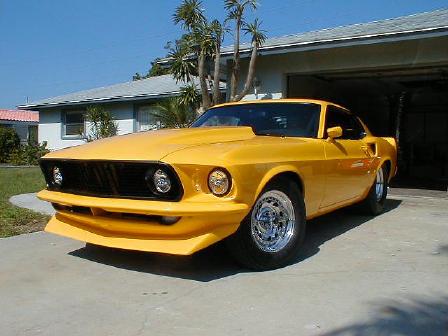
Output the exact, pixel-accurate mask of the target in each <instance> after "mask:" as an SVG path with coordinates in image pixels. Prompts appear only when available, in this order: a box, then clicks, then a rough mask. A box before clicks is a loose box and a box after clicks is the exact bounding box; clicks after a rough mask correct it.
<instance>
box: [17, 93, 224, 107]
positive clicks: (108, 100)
mask: <svg viewBox="0 0 448 336" xmlns="http://www.w3.org/2000/svg"><path fill="white" fill-rule="evenodd" d="M220 91H221V92H225V91H226V89H225V88H220ZM180 93H181V91H173V92H167V93H162V94H144V95H134V96H119V97H104V98H94V99H85V100H70V101H63V102H55V103H44V104H25V105H19V106H17V107H18V108H20V109H32V108H34V109H35V108H51V107H61V106H76V105H86V104H100V103H112V102H114V103H116V102H127V101H137V100H145V99H162V98H170V97H175V96H178V95H179V94H180Z"/></svg>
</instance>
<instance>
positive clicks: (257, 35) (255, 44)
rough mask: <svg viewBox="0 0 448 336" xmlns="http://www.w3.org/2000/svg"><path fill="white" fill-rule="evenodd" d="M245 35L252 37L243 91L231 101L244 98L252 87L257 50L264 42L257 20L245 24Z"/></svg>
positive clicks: (263, 35) (264, 36) (263, 33)
mask: <svg viewBox="0 0 448 336" xmlns="http://www.w3.org/2000/svg"><path fill="white" fill-rule="evenodd" d="M243 29H244V32H245V34H250V35H252V41H251V42H252V54H251V56H250V62H249V70H248V72H247V77H246V82H245V83H244V88H243V91H241V92H240V93H239V94H237V95H236V96H234V98H233V101H240V100H241V99H243V98H244V96H245V95H247V94H248V93H249V90H250V88H251V87H252V82H253V80H254V75H255V62H256V60H257V53H258V49H259V48H260V46H261V45H263V43H264V41H265V40H266V34H265V31H264V30H262V29H260V22H259V21H258V19H255V22H253V23H249V24H246V25H245V27H244V28H243Z"/></svg>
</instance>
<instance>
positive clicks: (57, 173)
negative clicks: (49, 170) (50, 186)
mask: <svg viewBox="0 0 448 336" xmlns="http://www.w3.org/2000/svg"><path fill="white" fill-rule="evenodd" d="M63 180H64V178H63V177H62V172H61V170H60V169H59V167H56V166H55V167H53V182H54V183H55V184H57V185H58V186H60V185H62V181H63Z"/></svg>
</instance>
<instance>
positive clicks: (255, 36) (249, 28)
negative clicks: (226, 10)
mask: <svg viewBox="0 0 448 336" xmlns="http://www.w3.org/2000/svg"><path fill="white" fill-rule="evenodd" d="M261 23H262V22H261V21H259V20H258V19H255V21H254V22H253V23H248V24H246V25H245V26H244V27H243V30H244V33H245V34H250V35H251V36H252V44H254V45H256V46H257V47H260V46H262V45H263V43H264V42H265V41H266V31H265V30H263V29H261Z"/></svg>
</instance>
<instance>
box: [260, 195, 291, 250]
mask: <svg viewBox="0 0 448 336" xmlns="http://www.w3.org/2000/svg"><path fill="white" fill-rule="evenodd" d="M295 224H296V217H295V214H294V206H293V205H292V202H291V200H290V199H289V197H288V196H287V195H286V194H285V193H283V192H281V191H278V190H271V191H267V192H265V193H264V194H263V195H261V197H260V198H259V199H258V201H257V203H255V206H254V209H253V211H252V216H251V232H252V238H253V239H254V241H255V243H256V244H257V246H258V247H259V248H260V249H261V250H262V251H264V252H271V253H273V252H278V251H280V250H282V249H283V248H284V247H285V246H286V245H287V244H288V243H289V241H290V240H291V238H292V236H293V233H294V227H295Z"/></svg>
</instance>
